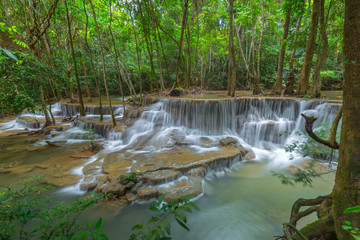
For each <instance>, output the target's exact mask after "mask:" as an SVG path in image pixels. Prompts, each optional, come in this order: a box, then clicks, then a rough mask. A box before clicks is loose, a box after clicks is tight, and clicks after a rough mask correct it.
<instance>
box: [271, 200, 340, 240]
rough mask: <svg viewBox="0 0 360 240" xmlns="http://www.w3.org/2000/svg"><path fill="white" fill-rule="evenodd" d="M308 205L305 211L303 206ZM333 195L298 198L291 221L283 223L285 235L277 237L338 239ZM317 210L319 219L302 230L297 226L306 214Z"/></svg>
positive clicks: (306, 239)
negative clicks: (333, 210) (333, 214)
mask: <svg viewBox="0 0 360 240" xmlns="http://www.w3.org/2000/svg"><path fill="white" fill-rule="evenodd" d="M304 206H308V208H307V209H305V210H304V211H300V208H301V207H304ZM331 207H332V198H331V195H327V196H319V197H317V198H314V199H303V198H300V199H298V200H297V201H296V202H295V203H294V205H293V207H292V209H291V215H290V221H289V223H284V224H283V231H284V235H283V236H280V237H278V238H277V239H284V240H336V239H337V238H336V234H335V229H334V220H333V216H332V211H331ZM313 212H317V216H318V218H319V219H318V220H316V221H314V222H312V223H310V224H308V225H307V226H305V227H304V228H302V229H301V230H298V229H297V228H296V225H297V222H298V221H299V220H300V219H302V218H303V217H305V216H308V215H310V214H311V213H313Z"/></svg>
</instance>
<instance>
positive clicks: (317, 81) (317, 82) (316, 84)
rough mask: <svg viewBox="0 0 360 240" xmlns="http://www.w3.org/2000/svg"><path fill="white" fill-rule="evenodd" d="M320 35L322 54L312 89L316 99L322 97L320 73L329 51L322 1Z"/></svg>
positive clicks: (319, 57) (314, 75) (313, 78)
mask: <svg viewBox="0 0 360 240" xmlns="http://www.w3.org/2000/svg"><path fill="white" fill-rule="evenodd" d="M329 8H330V7H329ZM320 35H321V42H322V49H321V54H320V56H318V59H317V61H316V65H315V69H314V72H313V75H312V87H311V89H310V93H311V94H312V95H313V96H314V97H320V91H321V76H320V71H321V68H322V67H323V65H324V63H325V60H326V58H327V52H328V49H329V43H328V37H327V34H326V22H325V0H321V4H320Z"/></svg>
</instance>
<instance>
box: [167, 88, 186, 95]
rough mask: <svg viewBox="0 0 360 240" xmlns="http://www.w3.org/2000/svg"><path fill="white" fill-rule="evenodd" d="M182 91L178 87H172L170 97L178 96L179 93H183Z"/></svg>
mask: <svg viewBox="0 0 360 240" xmlns="http://www.w3.org/2000/svg"><path fill="white" fill-rule="evenodd" d="M183 94H184V92H183V91H182V90H180V89H173V90H171V92H170V97H180V96H181V95H183Z"/></svg>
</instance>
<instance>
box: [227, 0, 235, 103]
mask: <svg viewBox="0 0 360 240" xmlns="http://www.w3.org/2000/svg"><path fill="white" fill-rule="evenodd" d="M229 15H230V19H229V68H228V84H227V86H228V88H227V94H228V95H229V96H231V97H234V96H235V85H236V61H235V48H234V37H233V32H234V30H233V19H234V0H229Z"/></svg>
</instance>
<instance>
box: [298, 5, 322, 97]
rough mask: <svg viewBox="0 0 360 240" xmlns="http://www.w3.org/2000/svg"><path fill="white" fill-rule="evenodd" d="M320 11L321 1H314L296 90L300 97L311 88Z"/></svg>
mask: <svg viewBox="0 0 360 240" xmlns="http://www.w3.org/2000/svg"><path fill="white" fill-rule="evenodd" d="M319 10H320V0H314V1H313V7H312V15H311V28H310V33H309V38H308V41H307V44H306V52H305V58H304V64H303V67H302V69H301V73H300V77H299V85H298V88H297V90H296V94H297V95H298V96H303V95H305V94H306V93H307V91H308V87H309V78H310V70H311V64H312V60H313V56H314V51H315V46H316V35H317V28H318V22H319Z"/></svg>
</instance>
